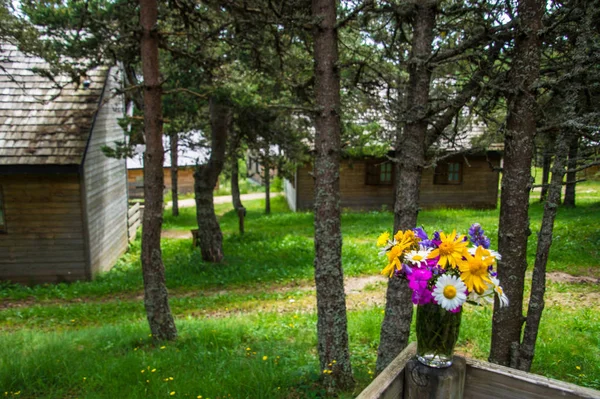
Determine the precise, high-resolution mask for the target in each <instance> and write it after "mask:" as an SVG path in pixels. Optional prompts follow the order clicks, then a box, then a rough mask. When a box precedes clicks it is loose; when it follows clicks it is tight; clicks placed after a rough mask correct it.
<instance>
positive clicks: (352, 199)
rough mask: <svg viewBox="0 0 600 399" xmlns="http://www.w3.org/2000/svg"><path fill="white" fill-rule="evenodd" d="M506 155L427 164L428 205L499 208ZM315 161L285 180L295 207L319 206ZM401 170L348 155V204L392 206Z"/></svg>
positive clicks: (344, 172)
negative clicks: (503, 157) (314, 171)
mask: <svg viewBox="0 0 600 399" xmlns="http://www.w3.org/2000/svg"><path fill="white" fill-rule="evenodd" d="M500 161H501V153H500V152H498V151H486V152H484V153H479V154H477V153H475V154H469V155H464V154H462V155H456V156H452V157H448V158H444V159H443V161H440V162H438V163H437V166H436V167H435V168H426V169H425V170H424V171H423V176H422V179H421V195H420V201H419V202H420V206H421V207H422V208H441V207H448V208H480V209H493V208H496V205H497V201H498V181H499V172H498V167H499V166H500ZM312 171H313V165H312V164H308V163H307V164H304V165H302V166H300V167H298V168H297V169H296V171H295V174H294V176H293V178H292V179H290V180H287V179H286V180H285V181H284V189H285V195H286V198H287V202H288V204H289V206H290V209H292V210H293V211H302V210H312V209H313V206H314V178H313V176H314V174H313V172H312ZM395 193H396V190H395V172H394V167H393V164H392V162H391V161H390V160H389V159H387V158H370V157H362V158H345V159H342V161H341V166H340V200H341V206H342V208H350V209H357V210H381V209H386V210H392V209H393V207H394V201H395Z"/></svg>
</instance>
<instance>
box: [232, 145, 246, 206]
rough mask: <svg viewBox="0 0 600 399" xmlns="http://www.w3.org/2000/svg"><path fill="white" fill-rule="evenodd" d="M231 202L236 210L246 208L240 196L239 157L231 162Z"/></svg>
mask: <svg viewBox="0 0 600 399" xmlns="http://www.w3.org/2000/svg"><path fill="white" fill-rule="evenodd" d="M231 202H232V204H233V209H235V210H238V209H240V208H243V207H244V205H243V204H242V197H241V195H240V166H239V165H238V158H237V156H236V157H235V158H234V159H232V160H231Z"/></svg>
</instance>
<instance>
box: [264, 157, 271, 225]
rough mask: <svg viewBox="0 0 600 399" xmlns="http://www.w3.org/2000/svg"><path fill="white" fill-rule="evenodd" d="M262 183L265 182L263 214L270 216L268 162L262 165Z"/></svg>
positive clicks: (269, 173)
mask: <svg viewBox="0 0 600 399" xmlns="http://www.w3.org/2000/svg"><path fill="white" fill-rule="evenodd" d="M263 172H264V181H265V214H267V215H270V214H271V169H270V168H269V162H267V161H265V162H264V163H263Z"/></svg>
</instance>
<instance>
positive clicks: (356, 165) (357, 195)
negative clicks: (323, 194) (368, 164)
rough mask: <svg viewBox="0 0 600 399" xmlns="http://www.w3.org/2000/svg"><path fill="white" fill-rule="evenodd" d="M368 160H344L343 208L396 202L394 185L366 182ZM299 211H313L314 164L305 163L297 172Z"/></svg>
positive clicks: (369, 207) (341, 187)
mask: <svg viewBox="0 0 600 399" xmlns="http://www.w3.org/2000/svg"><path fill="white" fill-rule="evenodd" d="M365 174H366V169H365V162H364V161H363V160H342V163H341V167H340V199H341V206H342V208H353V209H382V208H385V209H388V210H391V209H392V208H393V205H394V190H393V186H392V185H382V186H370V185H369V186H368V185H366V184H365ZM297 176H298V177H297V187H296V190H297V207H298V210H310V209H312V208H313V204H314V179H313V176H312V165H304V166H302V167H300V168H298V172H297Z"/></svg>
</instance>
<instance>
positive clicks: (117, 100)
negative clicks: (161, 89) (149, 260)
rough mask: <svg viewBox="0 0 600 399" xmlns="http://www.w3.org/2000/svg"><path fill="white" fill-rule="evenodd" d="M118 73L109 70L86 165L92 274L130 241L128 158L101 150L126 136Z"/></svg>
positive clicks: (112, 260) (106, 266)
mask: <svg viewBox="0 0 600 399" xmlns="http://www.w3.org/2000/svg"><path fill="white" fill-rule="evenodd" d="M119 75H120V73H119V72H118V70H117V68H112V69H111V70H110V73H109V76H108V79H107V86H106V88H105V93H104V99H105V100H106V102H104V104H103V105H102V107H101V108H100V110H99V112H98V115H97V116H96V121H95V123H94V128H93V130H92V133H91V137H90V142H89V144H88V148H87V151H86V155H85V161H84V166H83V170H84V173H83V177H84V182H85V183H84V184H85V189H84V190H83V195H84V198H85V203H84V209H85V214H86V220H87V237H88V240H89V241H88V242H89V244H88V246H89V262H90V276H91V277H92V276H94V275H95V274H96V273H98V272H100V271H106V270H109V269H110V268H112V267H113V266H114V265H115V263H116V262H117V259H118V258H119V257H120V256H121V255H122V254H123V253H124V252H125V250H126V249H127V245H128V240H127V238H128V237H127V184H126V183H127V181H126V179H127V172H126V171H127V169H126V165H125V160H118V159H113V158H108V157H106V156H105V155H104V153H103V152H102V147H103V146H105V145H109V146H114V142H115V141H123V140H124V132H123V129H121V127H120V126H119V124H118V119H119V118H121V117H122V115H123V112H124V111H123V110H124V106H123V102H122V99H121V97H120V96H114V90H115V89H116V88H118V87H120V84H119V83H118V82H119V81H120V76H119ZM103 101H104V100H103Z"/></svg>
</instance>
